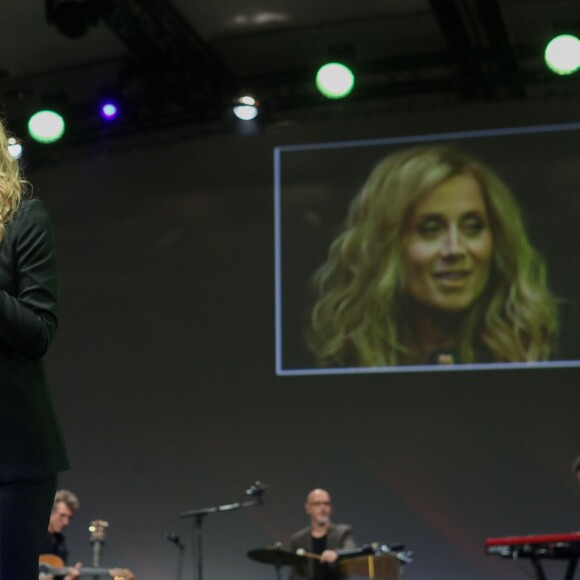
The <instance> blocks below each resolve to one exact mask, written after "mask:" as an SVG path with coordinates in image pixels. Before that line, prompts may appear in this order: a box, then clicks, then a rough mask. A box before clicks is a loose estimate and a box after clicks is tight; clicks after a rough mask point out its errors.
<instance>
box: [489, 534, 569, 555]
mask: <svg viewBox="0 0 580 580" xmlns="http://www.w3.org/2000/svg"><path fill="white" fill-rule="evenodd" d="M485 551H486V552H487V553H488V554H490V555H497V556H505V557H508V556H512V555H513V556H520V557H526V556H527V557H536V558H542V557H543V558H553V559H559V558H569V557H570V556H572V555H578V554H580V532H568V533H564V534H540V535H531V536H506V537H505V538H488V539H487V540H485Z"/></svg>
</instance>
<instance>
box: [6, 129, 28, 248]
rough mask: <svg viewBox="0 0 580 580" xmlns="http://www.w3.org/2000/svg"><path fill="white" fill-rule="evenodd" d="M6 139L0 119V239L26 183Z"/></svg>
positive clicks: (20, 198)
mask: <svg viewBox="0 0 580 580" xmlns="http://www.w3.org/2000/svg"><path fill="white" fill-rule="evenodd" d="M8 139H9V135H8V132H7V130H6V128H5V126H4V123H2V122H1V121H0V241H1V240H2V238H3V237H4V234H5V233H6V225H7V224H8V222H9V221H10V220H11V219H12V216H13V215H14V213H15V212H16V210H17V209H18V206H19V205H20V201H21V200H22V196H23V194H24V193H25V191H26V188H27V185H28V184H27V182H26V181H24V180H23V179H22V178H21V177H20V169H19V167H18V161H17V160H16V159H14V158H13V157H12V156H11V155H10V152H9V150H8Z"/></svg>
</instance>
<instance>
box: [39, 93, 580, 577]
mask: <svg viewBox="0 0 580 580" xmlns="http://www.w3.org/2000/svg"><path fill="white" fill-rule="evenodd" d="M577 120H578V119H577V117H575V116H574V111H573V110H572V105H571V104H570V103H547V104H539V105H534V106H532V105H528V106H524V105H521V106H518V107H509V106H505V105H504V106H491V105H490V106H487V107H483V106H480V107H475V106H464V107H455V108H451V107H441V108H440V109H439V110H436V111H432V112H430V113H420V112H413V111H406V112H404V111H398V112H397V113H396V114H392V115H389V116H385V117H384V118H382V119H377V118H369V119H358V120H347V119H343V120H342V121H340V122H338V121H337V122H333V123H330V122H326V123H322V122H321V123H311V124H310V125H308V126H305V125H297V126H294V127H292V126H290V127H284V128H282V127H279V128H269V129H267V130H266V131H263V132H262V133H261V134H260V135H257V136H254V137H251V138H242V137H239V136H221V137H218V136H216V137H214V138H211V139H206V140H188V139H187V137H188V130H187V128H182V129H181V130H180V131H179V132H176V133H175V135H174V137H175V139H172V140H170V142H165V143H159V145H154V144H150V145H148V146H144V144H143V143H141V144H139V145H138V144H135V143H133V144H132V145H129V144H127V145H126V147H117V148H116V151H114V152H110V151H109V152H107V151H105V150H103V151H102V152H101V153H95V152H94V151H93V152H92V153H91V155H90V156H87V157H83V155H82V152H80V153H79V156H77V158H75V159H74V160H71V161H69V162H66V163H64V162H63V163H60V164H55V165H53V166H51V167H43V168H42V169H37V170H34V168H31V171H30V172H29V175H28V177H29V178H30V180H31V181H32V182H33V183H34V185H35V190H36V193H37V195H38V196H39V197H41V198H43V199H44V200H45V201H46V203H47V204H48V206H49V208H50V211H51V214H52V216H53V220H54V224H55V228H56V235H57V244H58V250H59V256H60V267H61V272H62V312H61V320H60V330H59V333H58V336H57V338H56V341H55V343H54V344H53V348H52V351H51V353H50V355H49V357H48V359H47V367H48V372H49V377H50V382H51V384H52V387H53V390H54V393H55V397H56V400H57V404H58V408H59V410H60V414H61V417H62V421H63V424H64V428H65V431H66V435H67V439H68V445H69V450H70V455H71V459H72V464H73V467H72V469H71V470H70V471H69V472H67V473H65V474H63V475H62V477H61V486H64V487H68V488H70V489H72V490H74V491H75V492H76V493H77V494H78V495H79V497H80V500H81V510H80V512H79V513H78V516H77V518H76V520H75V522H74V523H73V524H72V526H71V528H69V534H68V537H69V544H70V548H71V552H72V558H73V560H83V561H85V562H89V561H90V555H91V548H90V544H89V534H88V531H87V526H88V522H89V520H91V519H94V518H103V519H106V520H108V521H109V522H110V529H109V535H108V541H107V544H106V547H105V552H104V556H103V563H105V564H111V565H113V564H114V565H122V566H127V567H130V568H132V569H133V570H134V571H135V572H136V574H137V578H139V580H162V579H170V578H173V577H174V575H175V567H176V564H177V549H176V548H175V547H174V546H173V545H171V544H169V543H168V542H167V541H166V540H164V538H163V534H164V532H177V533H179V534H180V535H181V537H182V539H183V540H184V541H185V542H186V543H187V554H186V558H187V559H186V568H185V570H184V576H183V577H184V578H192V577H193V576H194V575H193V570H192V551H191V522H189V521H184V520H180V519H179V518H178V515H179V514H180V513H181V512H184V511H186V510H190V509H194V508H202V507H210V506H215V505H220V504H224V503H230V502H234V501H236V500H238V499H240V494H241V493H242V492H243V491H244V490H245V489H246V488H247V487H248V485H249V484H250V483H252V482H253V481H254V480H256V479H260V480H261V481H263V482H265V483H267V484H269V485H270V486H271V490H270V493H269V494H267V495H266V498H265V504H264V505H263V506H260V507H254V508H248V509H246V510H242V511H236V512H229V513H221V514H217V515H212V516H209V517H208V518H207V519H206V520H205V523H204V528H203V534H204V535H203V538H204V571H205V578H208V579H210V580H211V579H225V578H231V579H233V580H235V579H239V580H245V579H250V578H252V579H257V580H262V579H263V580H267V579H268V578H273V577H275V572H274V569H273V568H272V567H270V566H267V565H265V564H260V563H256V562H253V561H251V560H249V559H248V558H247V557H246V552H247V551H248V550H250V549H253V548H260V547H265V546H267V545H269V544H271V543H273V542H275V541H282V542H287V541H288V537H289V535H290V534H291V533H292V532H293V531H295V530H296V529H298V528H299V527H301V526H303V525H305V524H306V518H305V516H304V513H303V503H304V496H305V494H306V492H307V491H308V490H310V489H311V488H313V487H315V486H322V487H325V488H327V489H328V490H329V491H330V492H331V494H332V496H333V499H334V508H335V519H336V520H338V521H347V522H350V523H352V524H353V525H354V527H355V531H356V536H357V539H358V541H359V542H360V543H366V542H371V541H381V542H395V541H397V542H404V543H405V545H406V547H407V548H408V549H411V550H413V551H414V554H415V562H414V563H413V564H412V565H411V566H410V567H409V568H408V570H407V578H408V579H409V580H424V579H427V578H428V579H429V580H448V579H449V578H453V579H466V580H467V579H468V580H491V579H494V580H507V579H508V578H509V579H511V578H515V577H520V576H521V577H525V574H524V572H522V571H521V570H520V567H522V568H524V569H526V563H525V562H523V563H521V564H516V563H514V562H510V561H500V560H498V559H495V558H491V557H488V556H485V555H484V551H483V542H484V539H485V538H486V537H489V536H500V535H508V534H514V535H519V534H526V533H548V532H561V531H562V532H563V531H570V530H575V529H578V515H579V512H580V508H579V505H580V485H578V484H577V483H576V482H575V481H574V479H573V477H572V474H571V472H570V465H571V462H572V460H573V458H574V457H575V456H576V455H577V454H578V453H580V439H579V431H580V424H579V422H578V418H577V412H578V408H579V406H580V390H579V387H578V379H579V376H580V371H579V370H578V369H575V368H570V369H558V370H556V369H544V370H532V369H530V370H519V371H509V370H496V371H489V372H485V373H465V372H456V373H452V372H443V373H435V374H428V373H416V374H412V373H410V374H409V373H403V374H393V375H384V374H382V375H367V376H337V377H333V376H327V377H276V376H275V372H274V272H273V270H274V253H273V224H272V215H273V204H272V181H273V171H272V150H273V147H274V146H276V145H284V144H290V143H308V142H318V141H328V140H341V139H358V138H371V137H385V136H389V135H403V134H417V133H426V132H430V131H442V130H445V131H449V130H463V129H476V128H485V127H502V126H503V127H505V126H512V125H524V124H529V123H539V122H561V121H577ZM151 138H152V139H155V136H151ZM104 147H105V146H104ZM575 251H577V248H571V249H570V252H575ZM566 259H567V258H566V256H562V260H566Z"/></svg>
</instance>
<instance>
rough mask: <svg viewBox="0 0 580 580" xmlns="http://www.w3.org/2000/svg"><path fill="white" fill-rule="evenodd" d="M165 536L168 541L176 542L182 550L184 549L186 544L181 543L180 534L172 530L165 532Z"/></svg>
mask: <svg viewBox="0 0 580 580" xmlns="http://www.w3.org/2000/svg"><path fill="white" fill-rule="evenodd" d="M163 537H164V538H165V539H166V540H167V541H168V542H171V543H172V544H175V545H176V546H177V547H178V548H179V549H180V550H183V548H185V546H184V545H183V544H182V543H181V539H180V538H179V535H178V534H173V533H171V532H165V534H163Z"/></svg>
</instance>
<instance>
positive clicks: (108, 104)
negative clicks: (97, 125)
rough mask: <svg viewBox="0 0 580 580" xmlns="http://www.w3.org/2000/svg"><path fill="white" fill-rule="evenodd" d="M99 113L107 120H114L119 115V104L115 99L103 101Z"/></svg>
mask: <svg viewBox="0 0 580 580" xmlns="http://www.w3.org/2000/svg"><path fill="white" fill-rule="evenodd" d="M99 113H100V115H101V118H103V119H104V120H105V121H113V120H114V119H116V118H117V117H118V116H119V105H117V103H115V102H114V101H103V102H102V103H101V105H100V107H99Z"/></svg>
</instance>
